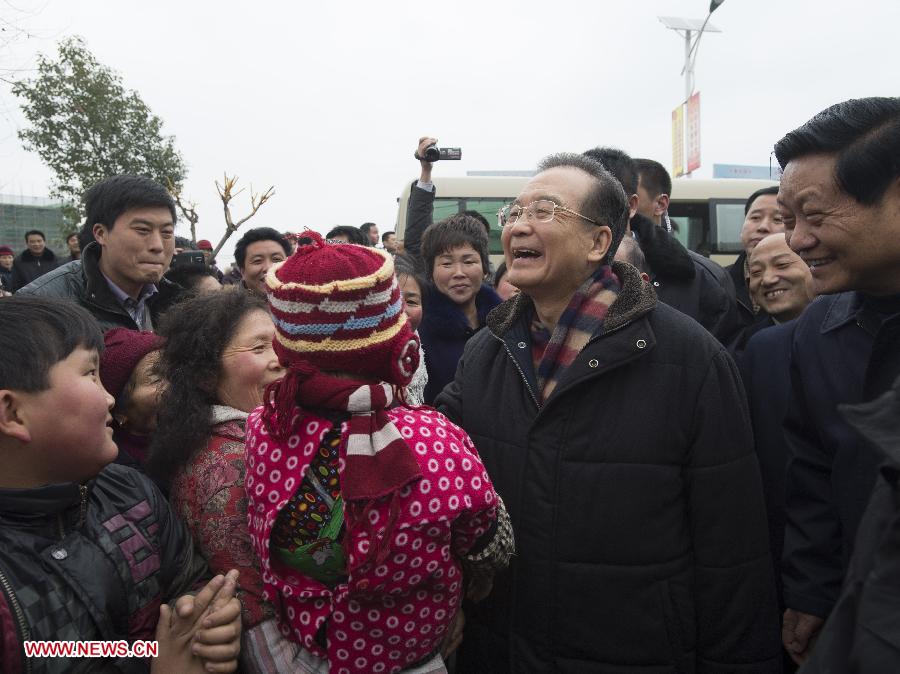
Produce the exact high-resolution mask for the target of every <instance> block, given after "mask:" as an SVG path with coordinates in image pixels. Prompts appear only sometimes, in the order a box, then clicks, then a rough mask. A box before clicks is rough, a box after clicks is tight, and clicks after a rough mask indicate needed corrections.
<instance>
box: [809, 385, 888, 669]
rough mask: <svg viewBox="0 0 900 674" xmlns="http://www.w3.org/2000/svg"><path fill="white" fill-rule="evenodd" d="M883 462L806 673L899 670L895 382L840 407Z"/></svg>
mask: <svg viewBox="0 0 900 674" xmlns="http://www.w3.org/2000/svg"><path fill="white" fill-rule="evenodd" d="M842 411H843V413H844V416H846V417H847V419H848V421H849V422H850V423H851V425H853V426H854V427H855V428H856V429H858V430H859V431H860V433H862V434H863V435H864V436H866V438H867V439H868V440H869V441H870V442H872V444H873V445H874V446H876V447H877V448H878V450H879V451H880V452H882V453H883V455H884V456H885V457H886V459H887V461H886V463H885V464H883V465H882V466H881V468H880V470H879V471H878V473H877V475H876V481H875V489H874V491H873V493H872V499H871V501H870V502H869V506H868V508H866V512H865V514H864V515H863V518H862V521H861V522H860V525H859V531H858V533H857V536H856V545H855V550H854V552H853V557H852V559H851V560H850V566H849V568H848V569H847V577H846V579H845V581H844V587H843V589H842V590H841V595H840V598H839V599H838V601H837V603H836V604H835V607H834V610H833V611H832V612H831V616H830V617H829V618H828V622H827V623H826V624H825V627H824V628H823V629H822V633H821V635H820V636H819V640H818V641H817V642H816V646H815V648H814V649H813V652H812V657H811V659H810V661H809V662H808V663H807V665H806V666H805V667H804V668H803V673H804V674H868V673H869V672H898V671H900V625H898V619H900V379H898V380H897V381H896V382H895V383H894V386H893V389H892V390H891V391H888V392H887V393H885V394H884V395H883V396H882V397H880V398H878V399H876V400H875V401H873V402H870V403H866V404H863V405H858V406H853V407H850V408H843V409H842Z"/></svg>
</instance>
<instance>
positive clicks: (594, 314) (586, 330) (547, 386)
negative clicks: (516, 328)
mask: <svg viewBox="0 0 900 674" xmlns="http://www.w3.org/2000/svg"><path fill="white" fill-rule="evenodd" d="M621 289H622V284H621V282H620V281H619V277H618V276H616V275H615V274H614V273H613V270H612V267H610V266H609V265H603V266H602V267H600V268H599V269H597V271H595V272H594V273H593V275H592V276H591V277H590V278H589V279H588V280H587V281H585V282H584V283H583V284H582V286H581V287H580V288H579V289H578V290H576V291H575V294H574V295H572V299H571V301H570V302H569V306H568V307H566V310H565V311H563V313H562V316H560V317H559V322H558V323H557V324H556V328H555V329H554V330H553V334H552V335H550V339H549V341H547V342H546V347H545V348H544V349H543V354H542V355H540V357H539V358H538V357H535V364H534V369H535V372H536V373H537V386H538V391H540V394H541V402H542V403H543V402H544V401H545V400H547V399H548V398H549V397H550V394H551V393H553V389H555V388H556V384H557V383H558V382H559V380H560V379H561V378H562V375H563V373H564V372H565V371H566V368H568V367H569V365H571V364H572V363H573V362H574V361H575V358H576V357H577V356H578V354H579V353H581V350H582V349H583V348H584V347H585V346H586V345H587V343H588V342H589V341H590V340H591V338H592V337H593V336H594V335H597V334H599V332H600V330H601V328H602V327H603V321H604V319H605V318H606V314H607V312H608V311H609V307H610V306H611V305H612V303H613V302H615V301H616V297H617V296H618V294H619V291H620V290H621ZM541 331H543V334H544V340H546V333H547V329H546V328H544V327H543V326H541V325H540V323H538V322H537V319H536V318H535V321H534V322H533V323H532V326H531V332H532V341H533V342H534V343H536V344H537V343H540V342H541V341H543V340H542V339H541V334H542V333H541ZM532 353H533V355H534V356H537V353H535V352H532Z"/></svg>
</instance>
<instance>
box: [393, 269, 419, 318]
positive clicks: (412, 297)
mask: <svg viewBox="0 0 900 674" xmlns="http://www.w3.org/2000/svg"><path fill="white" fill-rule="evenodd" d="M397 282H398V283H399V284H400V294H401V296H402V297H403V311H404V312H406V318H407V319H409V327H410V328H412V330H413V332H415V331H416V330H418V329H419V323H421V322H422V289H421V288H420V287H419V284H418V283H417V282H416V279H415V277H414V276H409V275H407V274H400V275H398V276H397Z"/></svg>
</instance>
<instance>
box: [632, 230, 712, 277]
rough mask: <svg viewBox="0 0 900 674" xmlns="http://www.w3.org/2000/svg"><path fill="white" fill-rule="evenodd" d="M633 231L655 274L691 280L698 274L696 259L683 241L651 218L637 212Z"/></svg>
mask: <svg viewBox="0 0 900 674" xmlns="http://www.w3.org/2000/svg"><path fill="white" fill-rule="evenodd" d="M631 231H632V232H634V234H635V236H637V240H638V243H639V244H640V245H641V250H642V251H643V253H644V257H645V258H646V259H647V264H648V265H649V267H650V271H651V272H652V273H653V275H654V276H658V277H660V278H662V279H666V278H669V279H676V280H677V279H684V280H690V279H692V278H694V276H695V275H696V274H697V270H696V268H695V267H694V261H693V260H692V259H691V256H690V255H689V254H688V252H687V249H686V248H685V247H684V246H682V245H681V242H680V241H679V240H678V239H676V238H675V237H674V236H672V235H671V234H669V233H668V232H667V231H666V230H665V229H663V228H662V227H660V226H658V225H656V224H654V222H653V221H652V220H650V218H648V217H646V216H644V215H641V214H640V213H635V214H634V217H633V218H632V219H631Z"/></svg>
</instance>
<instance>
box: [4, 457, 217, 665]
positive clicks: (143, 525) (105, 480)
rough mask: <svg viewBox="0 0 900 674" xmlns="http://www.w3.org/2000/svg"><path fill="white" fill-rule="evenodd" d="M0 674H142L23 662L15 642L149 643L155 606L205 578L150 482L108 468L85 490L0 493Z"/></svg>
mask: <svg viewBox="0 0 900 674" xmlns="http://www.w3.org/2000/svg"><path fill="white" fill-rule="evenodd" d="M0 523H2V526H0V639H2V642H0V671H3V672H16V671H22V670H23V669H24V670H26V671H35V672H81V671H99V670H103V671H106V668H114V669H115V671H122V672H143V671H146V670H147V669H148V663H147V662H146V661H145V660H142V659H140V658H130V659H123V660H100V661H97V660H90V659H78V660H70V659H66V658H43V659H33V660H32V659H26V658H25V657H24V651H23V650H22V649H23V647H22V641H24V640H26V639H30V640H61V639H82V640H107V641H116V640H119V639H124V640H127V641H134V640H135V639H144V640H148V639H153V635H154V633H155V629H156V623H157V620H158V618H159V606H160V603H161V602H163V601H166V602H168V601H170V600H173V599H176V598H177V597H179V596H181V595H182V594H185V593H186V592H189V591H191V590H193V589H197V586H198V585H199V584H200V583H201V582H202V581H203V580H204V579H205V578H208V577H209V571H208V569H207V567H206V562H205V561H204V560H203V558H202V557H200V556H199V555H197V554H196V553H195V552H194V545H193V543H192V541H191V535H190V533H189V532H188V530H187V528H186V527H185V525H184V523H183V522H182V521H181V520H180V519H179V518H178V517H177V516H176V515H175V513H174V512H173V511H172V509H171V508H170V507H169V504H168V503H166V500H165V499H164V498H163V496H162V494H160V493H159V491H158V490H157V489H156V488H155V487H154V486H153V484H152V483H151V482H150V480H149V479H147V478H146V477H144V476H143V475H140V474H139V473H138V472H137V471H135V470H132V469H130V468H125V467H124V466H118V465H110V466H107V467H106V468H104V469H103V470H102V471H101V472H100V474H99V475H97V477H96V478H94V479H93V480H90V481H89V482H88V483H87V484H86V485H83V486H80V485H78V484H74V483H72V484H58V485H50V486H47V487H40V488H37V489H0Z"/></svg>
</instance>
